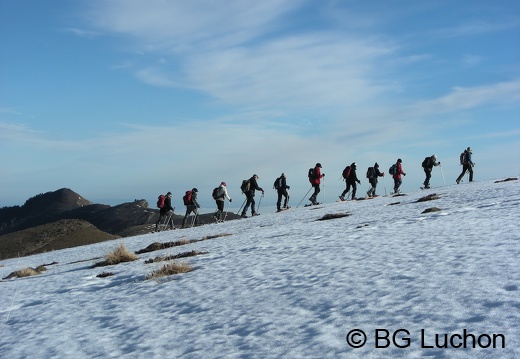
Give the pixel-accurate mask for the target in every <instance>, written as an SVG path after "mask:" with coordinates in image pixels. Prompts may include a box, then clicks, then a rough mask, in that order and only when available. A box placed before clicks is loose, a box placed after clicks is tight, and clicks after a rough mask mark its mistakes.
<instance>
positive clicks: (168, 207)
mask: <svg viewBox="0 0 520 359" xmlns="http://www.w3.org/2000/svg"><path fill="white" fill-rule="evenodd" d="M170 211H173V207H172V199H171V198H170V197H168V196H166V197H165V198H164V206H163V207H162V208H161V209H160V210H159V212H160V213H161V214H165V213H168V212H170Z"/></svg>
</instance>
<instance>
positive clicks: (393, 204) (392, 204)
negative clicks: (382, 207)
mask: <svg viewBox="0 0 520 359" xmlns="http://www.w3.org/2000/svg"><path fill="white" fill-rule="evenodd" d="M396 204H401V202H394V203H390V204H389V206H395V205H396Z"/></svg>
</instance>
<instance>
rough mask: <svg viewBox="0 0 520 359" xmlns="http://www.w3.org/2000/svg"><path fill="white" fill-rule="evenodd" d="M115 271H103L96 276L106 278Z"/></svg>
mask: <svg viewBox="0 0 520 359" xmlns="http://www.w3.org/2000/svg"><path fill="white" fill-rule="evenodd" d="M113 275H114V273H112V272H103V273H99V274H98V275H97V276H96V277H98V278H106V277H110V276H113Z"/></svg>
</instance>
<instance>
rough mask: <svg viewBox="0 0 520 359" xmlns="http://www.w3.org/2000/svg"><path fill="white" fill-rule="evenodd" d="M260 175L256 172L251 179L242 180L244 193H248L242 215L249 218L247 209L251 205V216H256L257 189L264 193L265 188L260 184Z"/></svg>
mask: <svg viewBox="0 0 520 359" xmlns="http://www.w3.org/2000/svg"><path fill="white" fill-rule="evenodd" d="M257 181H258V176H257V175H256V174H254V175H253V176H252V177H251V178H250V179H248V180H244V181H242V186H240V188H241V189H242V193H243V194H245V195H246V204H245V206H244V209H243V210H242V214H241V217H242V218H247V214H246V213H247V210H248V208H249V206H251V216H256V215H257V213H256V210H255V191H261V192H262V195H264V190H263V189H262V188H261V187H259V186H258V182H257Z"/></svg>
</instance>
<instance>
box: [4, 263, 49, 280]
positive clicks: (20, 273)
mask: <svg viewBox="0 0 520 359" xmlns="http://www.w3.org/2000/svg"><path fill="white" fill-rule="evenodd" d="M46 270H47V268H45V266H43V265H41V266H38V267H36V268H31V267H28V268H24V269H20V270H17V271H14V272H12V273H11V274H9V275H8V276H7V277H5V278H2V279H10V278H22V277H30V276H33V275H38V274H41V273H42V272H45V271H46Z"/></svg>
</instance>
